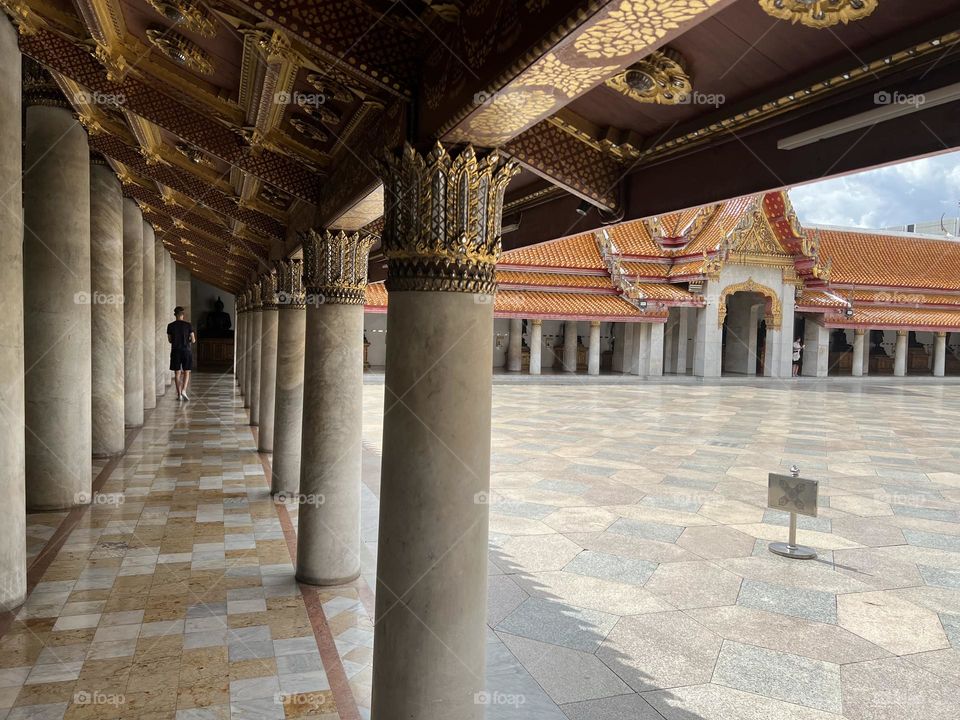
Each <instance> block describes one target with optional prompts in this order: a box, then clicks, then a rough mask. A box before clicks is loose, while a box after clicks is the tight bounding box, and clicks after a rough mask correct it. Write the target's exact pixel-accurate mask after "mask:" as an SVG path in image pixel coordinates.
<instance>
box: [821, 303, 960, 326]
mask: <svg viewBox="0 0 960 720" xmlns="http://www.w3.org/2000/svg"><path fill="white" fill-rule="evenodd" d="M824 321H825V324H826V325H827V326H829V327H837V326H859V327H865V328H903V329H911V330H918V329H922V328H929V329H931V330H943V331H946V330H960V310H930V309H927V308H872V307H864V306H863V305H861V306H860V307H857V306H856V305H854V313H853V317H850V318H848V317H845V316H844V315H840V314H828V315H827V316H826V317H825V318H824Z"/></svg>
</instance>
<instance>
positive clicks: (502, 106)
mask: <svg viewBox="0 0 960 720" xmlns="http://www.w3.org/2000/svg"><path fill="white" fill-rule="evenodd" d="M557 103H558V101H557V100H556V98H554V96H553V93H552V92H545V91H543V90H506V91H503V92H498V93H496V94H495V95H492V96H490V97H489V98H486V99H485V103H484V105H483V106H482V107H480V108H479V109H478V110H477V111H476V112H475V113H474V114H473V115H472V116H471V117H470V118H468V119H467V121H466V123H465V126H463V125H462V126H460V127H458V128H457V129H456V130H455V131H453V132H451V133H450V137H449V138H448V139H449V140H450V142H455V143H459V142H464V143H476V144H478V145H486V146H489V147H496V146H498V145H502V144H503V143H505V142H506V141H507V140H509V139H510V138H512V137H513V136H514V135H516V134H517V133H519V132H520V131H521V130H523V129H525V128H526V127H527V126H528V125H530V124H531V123H533V122H534V121H535V120H537V119H538V118H540V117H541V116H542V115H544V114H545V113H548V112H550V111H551V110H553V109H554V107H555V106H556V105H557Z"/></svg>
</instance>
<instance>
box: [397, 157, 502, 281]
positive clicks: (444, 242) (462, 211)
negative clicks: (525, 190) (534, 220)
mask: <svg viewBox="0 0 960 720" xmlns="http://www.w3.org/2000/svg"><path fill="white" fill-rule="evenodd" d="M378 165H379V169H380V172H379V174H380V176H381V179H382V180H383V184H384V189H385V192H384V197H385V198H386V199H387V200H386V202H385V207H384V228H383V235H382V250H383V254H384V255H385V256H386V258H387V289H388V290H428V291H438V290H439V291H448V292H466V293H478V294H492V293H493V292H494V291H495V290H496V278H495V275H494V268H495V265H496V263H497V260H498V259H499V257H500V251H501V234H502V231H501V215H502V211H503V195H504V192H505V191H506V188H507V184H508V183H509V182H510V178H512V177H513V176H514V175H515V174H516V173H518V172H519V166H518V165H517V163H516V162H515V161H512V160H511V161H507V162H503V161H502V159H501V156H500V155H499V154H498V153H497V152H495V151H493V152H489V153H487V154H484V155H481V156H478V155H477V153H476V152H475V151H474V149H473V146H471V145H467V146H466V147H465V148H464V149H463V150H461V151H460V152H459V154H457V155H456V156H454V155H452V154H450V153H448V152H447V151H446V150H445V149H444V148H443V146H442V145H440V143H437V144H436V146H435V147H434V149H433V150H431V151H430V152H429V153H428V154H426V155H421V154H420V153H418V152H417V151H416V150H414V149H413V148H412V147H411V146H410V145H409V144H404V147H403V149H402V150H400V151H399V152H397V153H390V154H388V155H387V156H386V158H385V160H384V161H382V162H379V163H378Z"/></svg>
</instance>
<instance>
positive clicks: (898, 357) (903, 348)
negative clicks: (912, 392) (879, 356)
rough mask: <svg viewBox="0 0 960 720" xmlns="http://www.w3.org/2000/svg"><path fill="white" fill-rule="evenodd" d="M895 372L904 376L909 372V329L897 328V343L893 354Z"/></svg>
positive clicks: (899, 375)
mask: <svg viewBox="0 0 960 720" xmlns="http://www.w3.org/2000/svg"><path fill="white" fill-rule="evenodd" d="M893 374H894V375H896V376H897V377H903V376H904V375H906V374H907V331H906V330H897V345H896V350H895V351H894V355H893Z"/></svg>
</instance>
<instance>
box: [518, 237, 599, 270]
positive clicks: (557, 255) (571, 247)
mask: <svg viewBox="0 0 960 720" xmlns="http://www.w3.org/2000/svg"><path fill="white" fill-rule="evenodd" d="M500 262H501V263H503V264H506V265H529V266H533V267H551V268H582V269H584V270H603V269H604V264H603V258H601V257H600V249H599V248H598V247H597V241H596V240H595V239H594V237H593V233H582V234H580V235H574V236H573V237H569V238H560V239H559V240H550V241H549V242H544V243H540V244H538V245H530V246H528V247H524V248H517V249H516V250H508V251H506V252H505V253H503V255H502V256H501V258H500Z"/></svg>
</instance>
